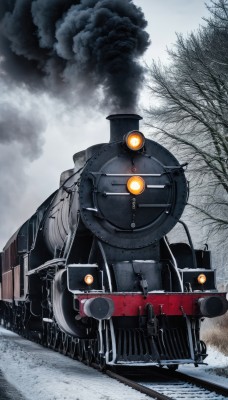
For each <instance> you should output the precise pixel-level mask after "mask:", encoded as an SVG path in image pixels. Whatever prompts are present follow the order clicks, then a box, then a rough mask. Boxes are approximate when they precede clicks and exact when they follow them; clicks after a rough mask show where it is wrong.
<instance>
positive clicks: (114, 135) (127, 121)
mask: <svg viewBox="0 0 228 400" xmlns="http://www.w3.org/2000/svg"><path fill="white" fill-rule="evenodd" d="M106 119H108V120H109V121H110V143H111V142H118V141H120V140H122V139H123V136H124V135H125V134H126V133H128V132H130V131H134V130H139V120H140V119H142V117H140V115H138V114H113V115H109V116H108V117H107V118H106Z"/></svg>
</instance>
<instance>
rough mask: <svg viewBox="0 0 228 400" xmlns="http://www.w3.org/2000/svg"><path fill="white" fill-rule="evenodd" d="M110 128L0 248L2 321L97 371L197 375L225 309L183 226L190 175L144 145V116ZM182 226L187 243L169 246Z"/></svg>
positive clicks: (155, 147) (206, 259)
mask: <svg viewBox="0 0 228 400" xmlns="http://www.w3.org/2000/svg"><path fill="white" fill-rule="evenodd" d="M108 119H109V120H110V125H111V138H110V142H109V143H106V144H99V145H96V146H92V147H90V148H88V149H86V150H85V151H81V152H79V153H76V154H75V155H74V164H75V165H74V169H71V170H69V171H65V172H64V173H63V174H62V175H61V179H60V188H59V189H58V190H57V191H56V192H55V193H54V194H52V195H51V196H50V197H49V198H48V199H47V200H46V201H45V202H44V203H43V204H42V205H41V206H40V207H39V208H38V210H37V212H36V213H35V214H34V215H33V216H32V217H31V218H30V219H29V220H28V221H26V222H25V223H24V225H23V226H22V227H21V228H20V229H19V230H18V231H17V232H16V233H15V234H14V235H13V237H12V238H11V239H10V240H9V241H8V243H7V244H6V246H5V248H4V249H3V253H2V265H1V315H2V319H3V320H4V321H5V322H6V323H7V324H8V326H9V325H10V326H12V327H13V328H14V329H16V330H18V331H20V332H36V333H37V334H38V335H39V337H40V338H41V339H42V340H43V341H44V342H46V343H47V344H48V345H50V346H52V347H54V346H56V343H59V342H61V343H62V346H65V350H66V351H67V349H68V348H69V346H71V347H72V346H73V347H74V351H76V352H77V353H78V355H79V356H80V358H83V357H84V358H86V359H87V360H88V361H89V360H91V359H95V360H96V361H98V362H99V363H100V365H101V366H104V365H105V364H111V365H119V364H125V365H126V364H129V365H145V364H146V365H154V364H155V365H167V366H169V367H170V366H173V365H175V366H176V365H178V364H180V363H194V364H195V365H197V364H199V363H202V362H203V360H204V358H205V357H206V346H205V344H204V343H203V342H202V341H201V339H200V322H201V319H202V318H204V317H209V318H211V317H215V316H218V315H222V314H224V313H225V312H226V310H227V300H226V294H225V293H219V292H218V291H217V289H216V285H215V271H214V270H213V269H212V266H211V260H210V252H209V251H207V250H203V251H201V250H196V249H194V248H193V244H192V240H191V237H190V234H189V231H188V228H187V226H186V224H185V223H184V222H183V221H182V220H181V219H180V218H181V215H182V212H183V210H184V208H185V205H186V203H187V197H188V185H187V182H186V178H185V174H184V167H185V164H183V165H180V164H179V162H178V161H177V160H176V158H175V157H174V156H173V155H172V154H171V153H170V152H169V151H168V150H166V149H165V148H164V147H162V146H161V145H160V144H158V143H156V142H154V141H151V140H149V139H146V138H145V137H144V135H143V134H142V133H141V132H140V131H139V130H138V129H139V120H140V119H141V117H139V116H138V115H135V114H118V115H111V116H109V117H108ZM177 223H180V224H182V226H183V229H184V231H185V233H186V237H187V239H188V240H187V242H188V243H187V244H186V243H175V240H174V238H172V237H171V240H168V238H167V234H168V233H169V232H170V231H171V230H172V228H173V227H174V226H175V225H176V224H177ZM170 235H171V236H172V233H170ZM170 235H169V236H170ZM170 242H172V243H170ZM173 242H174V243H173ZM75 349H76V350H75Z"/></svg>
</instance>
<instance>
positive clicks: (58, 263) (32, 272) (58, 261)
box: [26, 258, 66, 276]
mask: <svg viewBox="0 0 228 400" xmlns="http://www.w3.org/2000/svg"><path fill="white" fill-rule="evenodd" d="M65 263H66V259H65V258H54V259H53V260H49V261H47V262H46V263H44V264H42V265H40V266H39V267H37V268H34V269H31V270H30V271H28V272H27V274H26V275H27V276H30V275H35V274H39V273H40V272H42V271H43V270H45V269H47V268H50V267H56V266H58V267H62V266H64V265H65Z"/></svg>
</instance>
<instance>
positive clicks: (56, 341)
mask: <svg viewBox="0 0 228 400" xmlns="http://www.w3.org/2000/svg"><path fill="white" fill-rule="evenodd" d="M60 342H61V339H60V332H59V330H58V329H57V328H56V327H55V328H54V337H53V349H54V350H55V351H58V350H59V345H60Z"/></svg>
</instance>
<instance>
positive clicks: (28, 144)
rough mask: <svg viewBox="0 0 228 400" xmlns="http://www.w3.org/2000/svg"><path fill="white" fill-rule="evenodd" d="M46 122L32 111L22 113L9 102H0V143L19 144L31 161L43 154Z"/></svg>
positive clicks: (22, 151) (23, 153)
mask: <svg viewBox="0 0 228 400" xmlns="http://www.w3.org/2000/svg"><path fill="white" fill-rule="evenodd" d="M44 126H45V125H44V122H43V120H42V119H41V117H38V115H37V114H36V115H32V117H31V111H30V112H29V111H21V110H19V109H18V108H17V107H15V106H14V105H12V104H10V103H9V102H7V101H0V143H1V144H3V145H8V144H11V145H12V143H19V144H20V146H21V153H22V155H24V156H25V157H26V158H28V159H29V160H31V161H32V160H34V159H35V158H37V157H38V156H39V155H40V154H41V148H42V143H43V141H42V137H41V135H40V132H42V130H43V129H44Z"/></svg>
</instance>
